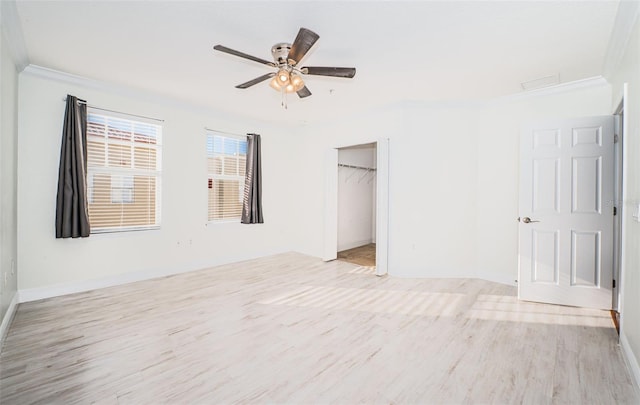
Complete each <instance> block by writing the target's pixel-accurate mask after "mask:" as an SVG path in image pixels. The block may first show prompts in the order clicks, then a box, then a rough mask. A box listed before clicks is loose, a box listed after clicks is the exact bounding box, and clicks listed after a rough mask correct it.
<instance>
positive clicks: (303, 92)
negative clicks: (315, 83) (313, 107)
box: [297, 86, 311, 98]
mask: <svg viewBox="0 0 640 405" xmlns="http://www.w3.org/2000/svg"><path fill="white" fill-rule="evenodd" d="M297 93H298V97H300V98H305V97H309V96H310V95H311V92H310V91H309V89H308V88H307V86H304V87H303V88H301V89H300V90H298V91H297Z"/></svg>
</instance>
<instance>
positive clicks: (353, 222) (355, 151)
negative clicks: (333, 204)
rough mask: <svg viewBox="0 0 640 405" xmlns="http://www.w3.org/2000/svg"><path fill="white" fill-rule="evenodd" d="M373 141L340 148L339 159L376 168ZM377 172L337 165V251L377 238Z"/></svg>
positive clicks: (361, 244) (349, 163) (344, 162)
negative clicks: (374, 236)
mask: <svg viewBox="0 0 640 405" xmlns="http://www.w3.org/2000/svg"><path fill="white" fill-rule="evenodd" d="M375 154H376V149H375V146H374V145H367V146H360V147H349V148H342V149H339V150H338V163H342V164H346V165H351V166H360V167H367V168H372V169H373V168H375ZM374 201H375V172H373V171H371V172H367V171H365V170H362V169H354V168H347V167H339V168H338V251H342V250H347V249H352V248H355V247H358V246H363V245H366V244H369V243H371V242H373V241H374V240H375V239H374V238H372V235H375V204H374Z"/></svg>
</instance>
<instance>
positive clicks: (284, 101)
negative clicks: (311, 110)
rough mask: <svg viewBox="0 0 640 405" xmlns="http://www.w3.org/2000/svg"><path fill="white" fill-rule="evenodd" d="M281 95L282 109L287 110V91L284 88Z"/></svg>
mask: <svg viewBox="0 0 640 405" xmlns="http://www.w3.org/2000/svg"><path fill="white" fill-rule="evenodd" d="M280 93H281V94H282V102H281V105H282V108H284V109H285V110H286V109H287V92H286V91H285V88H284V86H283V87H282V89H281V90H280Z"/></svg>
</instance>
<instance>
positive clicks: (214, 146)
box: [207, 132, 247, 221]
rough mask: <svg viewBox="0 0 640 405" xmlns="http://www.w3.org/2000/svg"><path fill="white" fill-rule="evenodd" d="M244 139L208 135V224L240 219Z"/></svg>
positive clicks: (244, 160)
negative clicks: (209, 222)
mask: <svg viewBox="0 0 640 405" xmlns="http://www.w3.org/2000/svg"><path fill="white" fill-rule="evenodd" d="M246 165H247V140H246V139H243V138H240V137H232V136H227V135H221V134H218V133H215V132H208V133H207V174H208V178H207V187H208V198H209V204H208V208H209V209H208V212H209V216H208V219H209V221H231V220H239V219H240V217H241V216H242V201H243V197H244V172H245V168H246Z"/></svg>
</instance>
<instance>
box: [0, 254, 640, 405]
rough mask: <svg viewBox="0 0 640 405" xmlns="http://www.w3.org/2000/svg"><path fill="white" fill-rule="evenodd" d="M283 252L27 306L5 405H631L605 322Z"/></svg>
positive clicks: (494, 287)
mask: <svg viewBox="0 0 640 405" xmlns="http://www.w3.org/2000/svg"><path fill="white" fill-rule="evenodd" d="M356 267H357V266H356V265H352V264H349V263H344V262H340V261H334V262H332V263H322V262H321V261H320V260H319V259H315V258H311V257H308V256H303V255H300V254H295V253H287V254H283V255H278V256H274V257H269V258H263V259H258V260H253V261H248V262H244V263H239V264H234V265H228V266H221V267H217V268H214V269H208V270H203V271H198V272H191V273H185V274H181V275H176V276H171V277H166V278H162V279H157V280H150V281H144V282H138V283H134V284H129V285H124V286H118V287H112V288H108V289H103V290H96V291H92V292H87V293H80V294H74V295H69V296H65V297H58V298H53V299H47V300H42V301H38V302H31V303H25V304H21V305H20V306H19V307H18V310H17V313H16V317H15V320H14V322H13V324H12V325H11V327H10V330H9V332H8V335H7V338H6V342H5V345H4V348H3V350H2V353H1V354H0V403H2V404H3V405H7V404H30V403H60V404H74V403H92V402H98V403H100V404H159V403H172V404H178V403H179V404H194V403H202V404H214V403H215V404H219V403H225V404H226V403H238V402H239V403H258V404H261V403H296V404H309V403H339V404H355V403H367V404H376V403H380V404H382V403H384V404H417V403H420V404H428V403H434V404H442V403H498V404H503V403H509V404H515V403H531V404H551V403H560V404H563V403H564V404H624V403H627V404H638V403H640V397H639V396H638V394H637V393H636V392H635V391H634V388H633V385H632V382H631V379H630V377H629V373H628V372H627V370H626V368H625V365H624V361H623V358H622V355H621V352H620V348H619V346H618V344H617V336H616V333H615V330H614V328H613V325H612V322H611V318H610V317H609V313H608V312H605V311H591V310H583V309H576V308H569V307H559V306H550V305H541V304H532V303H522V302H517V300H516V299H515V293H516V291H515V289H514V288H513V287H509V286H505V285H500V284H495V283H491V282H487V281H481V280H468V279H424V280H416V279H400V278H393V277H376V276H372V275H368V274H359V273H354V272H352V271H353V270H354V269H355V268H356Z"/></svg>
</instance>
